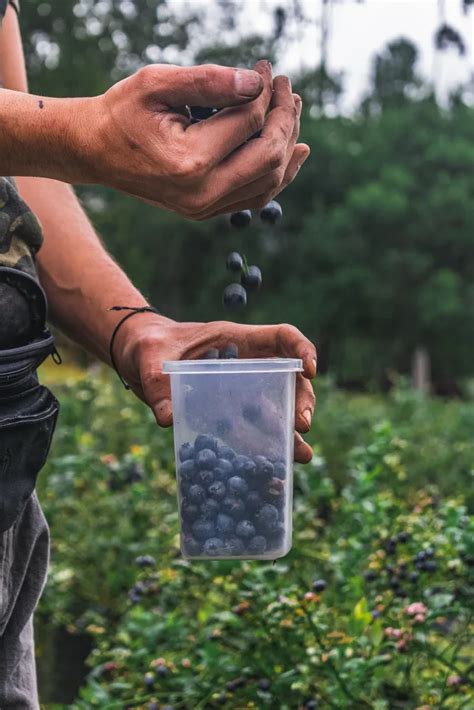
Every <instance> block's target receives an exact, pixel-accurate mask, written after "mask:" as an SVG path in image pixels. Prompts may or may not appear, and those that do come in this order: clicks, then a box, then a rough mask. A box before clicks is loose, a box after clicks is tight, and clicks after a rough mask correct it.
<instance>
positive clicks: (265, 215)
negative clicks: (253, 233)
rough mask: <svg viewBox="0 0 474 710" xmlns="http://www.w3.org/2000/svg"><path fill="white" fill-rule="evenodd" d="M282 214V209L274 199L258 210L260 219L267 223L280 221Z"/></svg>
mask: <svg viewBox="0 0 474 710" xmlns="http://www.w3.org/2000/svg"><path fill="white" fill-rule="evenodd" d="M282 215H283V210H282V209H281V206H280V203H279V202H277V201H276V200H271V201H270V202H269V203H268V204H266V205H265V207H263V208H262V209H261V210H260V219H261V220H262V222H266V223H267V224H272V225H273V224H276V223H277V222H279V221H280V219H281V217H282Z"/></svg>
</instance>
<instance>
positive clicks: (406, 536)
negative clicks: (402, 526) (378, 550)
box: [397, 531, 410, 544]
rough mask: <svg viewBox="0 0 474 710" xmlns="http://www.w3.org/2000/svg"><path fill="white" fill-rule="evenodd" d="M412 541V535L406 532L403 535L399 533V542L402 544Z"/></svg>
mask: <svg viewBox="0 0 474 710" xmlns="http://www.w3.org/2000/svg"><path fill="white" fill-rule="evenodd" d="M409 539H410V533H407V532H406V531H402V532H401V533H398V535H397V542H401V543H402V544H403V543H405V542H408V540H409Z"/></svg>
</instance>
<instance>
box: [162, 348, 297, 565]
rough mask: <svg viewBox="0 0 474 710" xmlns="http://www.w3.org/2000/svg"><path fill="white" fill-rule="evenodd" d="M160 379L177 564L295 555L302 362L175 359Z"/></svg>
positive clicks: (293, 360) (269, 558)
mask: <svg viewBox="0 0 474 710" xmlns="http://www.w3.org/2000/svg"><path fill="white" fill-rule="evenodd" d="M164 371H165V372H166V373H168V374H169V375H170V377H171V396H172V401H173V421H174V441H175V454H176V475H177V483H178V485H177V491H178V507H179V521H180V534H181V551H182V554H183V556H184V557H186V558H188V559H196V560H201V559H204V560H205V559H214V560H215V559H261V560H273V559H276V558H278V557H283V556H284V555H286V554H287V553H288V551H289V550H290V548H291V537H292V502H293V437H294V424H295V422H294V416H295V415H294V412H295V384H296V373H297V372H301V371H302V363H301V360H296V359H286V358H268V359H257V360H243V359H242V360H241V359H238V358H232V359H222V358H221V359H217V358H215V359H205V360H189V361H186V360H181V361H176V362H174V361H173V362H171V361H170V362H166V363H165V364H164ZM249 412H250V413H255V412H258V416H249ZM223 421H225V422H229V424H230V425H229V426H226V427H223V426H222V422H223Z"/></svg>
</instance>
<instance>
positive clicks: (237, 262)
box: [226, 251, 244, 274]
mask: <svg viewBox="0 0 474 710" xmlns="http://www.w3.org/2000/svg"><path fill="white" fill-rule="evenodd" d="M243 265H244V260H243V259H242V257H241V256H240V254H239V253H238V252H236V251H231V253H230V254H229V256H228V257H227V261H226V266H227V268H228V270H229V271H233V272H234V273H235V274H240V272H241V271H242V267H243Z"/></svg>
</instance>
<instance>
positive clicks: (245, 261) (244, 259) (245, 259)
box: [242, 254, 249, 274]
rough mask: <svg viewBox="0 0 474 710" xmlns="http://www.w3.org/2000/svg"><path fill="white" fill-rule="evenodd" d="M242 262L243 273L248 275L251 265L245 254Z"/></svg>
mask: <svg viewBox="0 0 474 710" xmlns="http://www.w3.org/2000/svg"><path fill="white" fill-rule="evenodd" d="M242 261H243V262H244V264H243V267H242V271H243V272H244V273H245V274H248V272H249V263H248V261H247V257H246V256H245V254H244V255H243V257H242Z"/></svg>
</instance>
